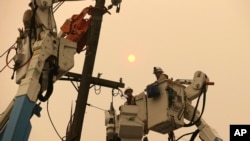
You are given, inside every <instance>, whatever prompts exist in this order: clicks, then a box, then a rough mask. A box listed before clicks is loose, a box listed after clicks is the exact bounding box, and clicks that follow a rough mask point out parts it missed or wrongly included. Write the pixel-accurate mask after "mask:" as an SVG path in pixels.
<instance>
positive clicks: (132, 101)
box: [124, 87, 136, 105]
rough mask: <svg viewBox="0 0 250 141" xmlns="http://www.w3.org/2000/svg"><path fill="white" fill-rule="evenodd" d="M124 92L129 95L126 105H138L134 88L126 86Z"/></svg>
mask: <svg viewBox="0 0 250 141" xmlns="http://www.w3.org/2000/svg"><path fill="white" fill-rule="evenodd" d="M124 94H125V95H126V96H127V101H126V102H125V105H136V104H135V99H134V96H133V89H132V88H130V87H128V88H126V89H125V91H124Z"/></svg>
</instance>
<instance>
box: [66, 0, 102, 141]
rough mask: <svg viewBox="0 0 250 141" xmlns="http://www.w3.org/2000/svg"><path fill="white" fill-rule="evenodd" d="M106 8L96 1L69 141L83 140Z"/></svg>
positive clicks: (68, 135)
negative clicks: (83, 127)
mask: <svg viewBox="0 0 250 141" xmlns="http://www.w3.org/2000/svg"><path fill="white" fill-rule="evenodd" d="M104 7H105V0H96V3H95V9H94V10H93V13H92V23H91V26H90V34H89V38H88V43H87V45H88V47H87V50H86V56H85V61H84V65H83V70H82V76H81V81H80V87H79V90H78V96H77V100H76V107H75V112H74V116H73V122H72V124H71V126H70V129H69V132H68V133H67V136H66V140H67V141H80V139H81V132H82V126H83V120H84V115H85V110H86V105H87V100H88V95H89V88H90V84H91V78H92V73H93V69H94V63H95V57H96V51H97V46H98V40H99V35H100V30H101V24H102V18H103V14H104V13H105V12H104Z"/></svg>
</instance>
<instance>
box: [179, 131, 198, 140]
mask: <svg viewBox="0 0 250 141" xmlns="http://www.w3.org/2000/svg"><path fill="white" fill-rule="evenodd" d="M193 133H194V132H190V133H186V134H183V135H182V136H180V137H179V138H177V139H176V141H179V140H180V139H181V138H183V137H185V136H188V135H191V134H193Z"/></svg>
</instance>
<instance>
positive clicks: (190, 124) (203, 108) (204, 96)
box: [184, 85, 207, 127]
mask: <svg viewBox="0 0 250 141" xmlns="http://www.w3.org/2000/svg"><path fill="white" fill-rule="evenodd" d="M206 91H207V90H206V85H203V86H202V90H201V94H200V95H199V97H198V100H197V103H196V106H195V108H194V112H193V116H192V119H191V120H190V123H188V124H184V127H190V126H193V125H194V124H196V123H197V122H199V121H200V119H201V117H202V115H203V113H204V110H205V104H206ZM202 94H203V104H202V110H201V114H200V116H199V117H198V118H197V120H196V121H194V117H195V114H196V111H197V108H198V105H199V101H200V97H201V95H202Z"/></svg>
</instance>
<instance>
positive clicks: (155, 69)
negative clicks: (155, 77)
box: [154, 67, 163, 73]
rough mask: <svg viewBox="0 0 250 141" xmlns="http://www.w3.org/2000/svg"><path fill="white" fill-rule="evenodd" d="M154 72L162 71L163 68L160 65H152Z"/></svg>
mask: <svg viewBox="0 0 250 141" xmlns="http://www.w3.org/2000/svg"><path fill="white" fill-rule="evenodd" d="M156 72H163V70H162V69H161V68H160V67H154V73H156Z"/></svg>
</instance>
